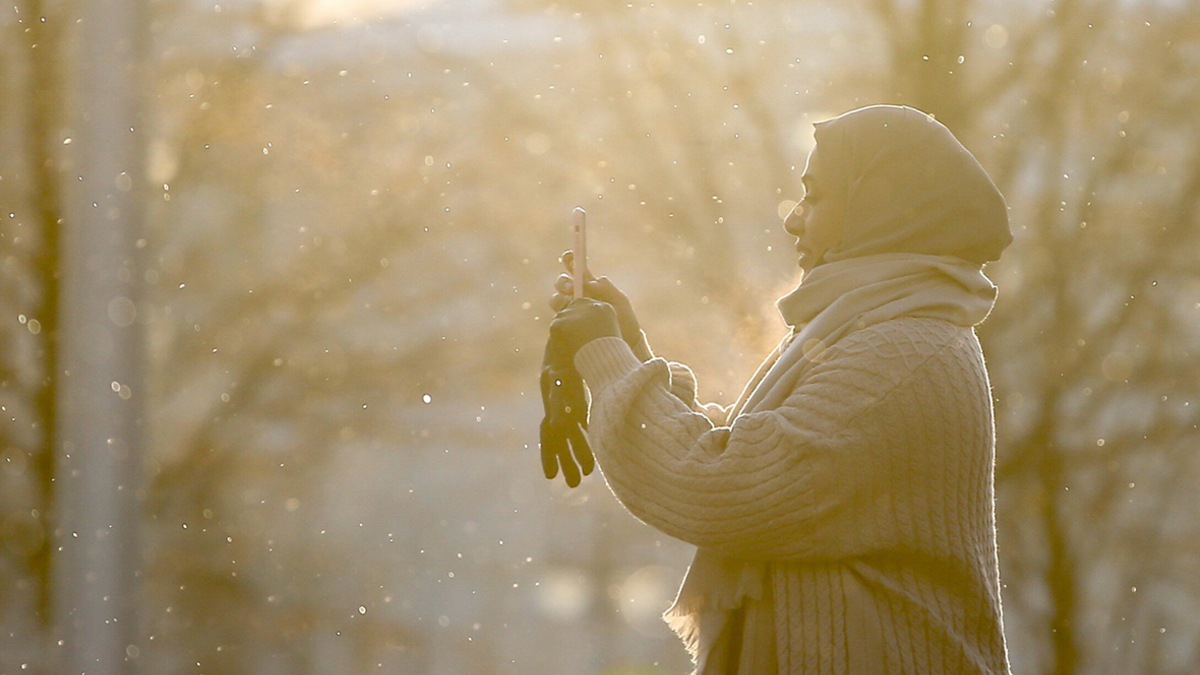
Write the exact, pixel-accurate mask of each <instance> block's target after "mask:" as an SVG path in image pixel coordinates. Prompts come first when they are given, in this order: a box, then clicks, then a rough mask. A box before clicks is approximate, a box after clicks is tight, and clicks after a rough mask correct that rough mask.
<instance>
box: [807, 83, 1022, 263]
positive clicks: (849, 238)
mask: <svg viewBox="0 0 1200 675" xmlns="http://www.w3.org/2000/svg"><path fill="white" fill-rule="evenodd" d="M815 127H816V130H815V132H814V136H815V138H816V145H815V146H814V147H813V150H812V152H811V153H810V154H809V158H808V164H807V166H806V167H805V169H804V174H803V176H802V177H801V181H802V182H803V184H804V191H805V192H804V199H803V200H802V201H801V202H800V203H799V204H798V205H797V206H796V208H795V209H794V210H793V211H792V213H791V214H790V215H789V216H788V217H787V219H786V220H785V221H784V228H785V229H786V230H787V231H788V232H789V233H791V234H792V235H794V236H796V237H797V239H798V242H797V250H798V251H799V253H800V266H801V267H803V268H805V270H806V271H807V270H811V269H812V268H813V267H815V266H817V265H820V264H822V263H825V262H834V261H837V260H844V259H846V258H856V257H862V256H867V255H874V254H878V253H917V254H927V255H945V256H955V257H958V258H961V259H964V260H968V261H970V262H974V263H976V264H980V265H982V264H983V263H985V262H988V261H992V260H997V259H999V257H1000V252H1001V251H1003V250H1004V248H1005V247H1006V246H1008V244H1009V243H1010V242H1011V241H1012V235H1011V233H1010V232H1009V227H1008V209H1007V207H1006V206H1005V204H1004V198H1003V197H1002V196H1001V195H1000V191H999V190H997V189H996V186H995V184H994V183H992V180H991V179H990V178H989V177H988V175H987V173H986V172H985V171H984V170H983V167H981V166H980V165H979V162H977V161H976V160H975V158H974V157H973V156H972V155H971V153H970V152H968V151H967V149H966V148H964V147H963V146H962V144H961V143H959V142H958V139H956V138H955V137H954V135H953V134H951V133H950V130H949V129H947V128H946V127H945V126H944V125H942V124H941V123H940V122H938V121H937V120H935V119H934V118H933V117H932V116H930V115H928V114H926V113H923V112H921V111H919V110H916V109H913V108H908V107H902V106H891V105H877V106H869V107H866V108H859V109H857V110H852V111H850V112H848V113H845V114H844V115H840V116H838V117H835V118H833V119H831V120H826V121H823V122H817V123H816V125H815Z"/></svg>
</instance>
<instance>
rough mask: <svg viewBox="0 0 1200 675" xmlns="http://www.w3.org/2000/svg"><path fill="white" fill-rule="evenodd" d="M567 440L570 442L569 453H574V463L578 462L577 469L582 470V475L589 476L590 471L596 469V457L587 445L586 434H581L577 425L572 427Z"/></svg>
mask: <svg viewBox="0 0 1200 675" xmlns="http://www.w3.org/2000/svg"><path fill="white" fill-rule="evenodd" d="M567 438H568V440H570V442H571V451H572V452H574V453H575V461H576V462H579V468H580V469H582V470H583V475H585V476H590V475H591V474H592V469H595V468H596V457H595V456H594V455H593V454H592V448H591V446H590V445H588V440H587V434H585V433H583V429H582V428H580V426H579V425H572V429H571V431H570V433H569V434H568V436H567Z"/></svg>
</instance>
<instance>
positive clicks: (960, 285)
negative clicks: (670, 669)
mask: <svg viewBox="0 0 1200 675" xmlns="http://www.w3.org/2000/svg"><path fill="white" fill-rule="evenodd" d="M995 300H996V287H995V286H994V285H993V284H992V282H991V281H990V280H989V279H988V278H987V277H986V276H985V275H984V274H983V271H982V269H981V267H980V266H979V265H977V264H975V263H971V262H968V261H965V260H962V259H960V258H955V257H950V256H935V255H921V254H913V253H882V254H877V255H869V256H864V257H859V258H848V259H844V260H838V261H836V262H830V263H825V264H823V265H819V266H818V267H817V268H816V269H814V270H813V272H812V273H811V274H809V275H807V276H806V277H805V278H804V280H803V282H802V283H801V284H800V285H799V286H798V287H797V288H796V289H795V290H793V291H792V292H791V293H789V294H787V295H785V296H784V297H782V298H780V299H779V302H778V303H777V305H778V307H779V311H780V314H782V315H783V318H784V320H785V321H786V322H787V323H788V324H789V325H791V326H792V327H793V331H792V334H791V335H790V336H789V337H788V338H787V339H785V340H784V342H783V343H782V344H780V346H779V347H778V348H777V349H776V350H775V352H774V353H772V354H771V356H770V357H769V358H768V359H767V360H766V361H765V362H764V363H763V365H762V366H760V367H759V369H758V372H757V373H755V375H754V377H753V378H751V380H750V382H749V384H748V385H747V386H746V389H745V390H744V391H743V392H742V395H741V397H740V398H739V400H738V402H737V403H736V404H734V406H733V408H732V409H731V412H730V416H729V419H728V420H727V424H730V425H732V424H733V423H734V422H735V420H736V418H737V417H738V416H739V415H743V414H749V413H754V412H758V411H763V410H773V409H776V408H778V407H779V406H781V405H782V404H783V403H784V401H785V400H786V399H787V397H788V396H789V395H790V394H791V393H792V392H793V391H794V390H795V388H796V386H797V384H798V382H799V380H800V379H801V377H802V376H803V375H804V373H805V372H806V370H807V366H808V365H809V364H812V363H815V362H817V361H819V360H820V358H821V355H822V354H823V353H824V352H825V350H826V349H827V348H829V347H831V346H833V345H834V344H836V343H837V342H838V340H841V339H842V338H843V337H845V336H846V335H848V334H849V333H851V332H853V331H855V330H861V329H863V328H867V327H869V326H873V325H876V324H879V323H883V322H884V321H888V320H891V319H895V318H898V317H920V318H935V319H943V320H945V321H949V322H951V323H953V324H956V325H959V326H974V325H977V324H978V323H980V322H981V321H983V320H984V319H985V318H986V317H987V315H988V313H989V312H990V311H991V309H992V305H993V304H994V303H995ZM768 564H769V562H768V561H762V560H743V559H738V558H733V557H729V556H726V555H724V554H722V553H720V552H718V551H715V550H712V549H704V548H701V549H697V551H696V555H695V558H694V559H693V560H692V564H691V567H690V568H689V569H688V573H687V576H686V578H685V579H684V581H683V585H682V586H681V587H680V589H679V595H678V596H677V597H676V599H675V603H674V604H673V605H672V606H671V608H670V609H668V610H667V611H666V612H665V613H664V614H663V619H664V620H665V621H666V622H667V623H668V624H669V625H670V626H671V628H672V629H673V630H674V631H675V632H676V634H678V635H679V637H680V638H682V639H683V641H684V643H685V645H686V646H687V648H688V651H689V652H690V653H691V654H692V657H693V658H694V659H695V661H696V665H697V668H696V672H697V673H699V675H725V674H726V673H728V666H727V664H726V663H717V662H716V661H723V660H724V659H711V660H710V659H709V656H710V654H712V653H713V651H714V648H715V647H716V646H717V644H718V642H719V641H721V640H724V639H726V638H727V636H728V632H727V631H725V624H726V623H727V618H728V613H729V612H731V611H733V610H735V609H737V608H738V607H741V606H743V604H744V603H745V602H746V601H747V599H753V600H758V599H760V598H761V597H762V591H763V584H769V583H770V579H769V578H768V576H767V575H768ZM864 597H865V596H864ZM758 611H767V612H770V611H772V608H770V607H763V608H759V609H758ZM773 624H774V621H767V622H766V625H773ZM750 625H759V626H761V625H764V622H763V621H762V620H761V618H760V619H759V620H757V621H754V622H749V621H748V622H747V626H750ZM730 628H731V629H732V630H741V627H739V626H732V627H730ZM752 632H753V631H752V630H749V629H748V630H747V631H746V632H745V633H744V634H743V635H742V647H741V649H742V650H743V652H747V651H753V650H755V648H756V645H759V646H762V645H765V644H767V641H764V639H763V637H764V636H756V635H753V634H751V633H752ZM770 642H771V643H773V637H771V638H770ZM721 651H724V650H721ZM710 661H713V662H710Z"/></svg>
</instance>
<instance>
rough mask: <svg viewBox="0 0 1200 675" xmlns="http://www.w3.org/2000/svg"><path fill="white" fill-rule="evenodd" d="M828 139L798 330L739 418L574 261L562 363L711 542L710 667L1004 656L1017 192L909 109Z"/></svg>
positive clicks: (832, 130)
mask: <svg viewBox="0 0 1200 675" xmlns="http://www.w3.org/2000/svg"><path fill="white" fill-rule="evenodd" d="M815 137H816V146H815V147H814V149H813V151H812V154H811V155H810V156H809V159H808V165H807V166H806V168H805V172H804V176H803V178H802V182H803V183H804V187H805V196H804V200H803V201H802V202H800V204H799V205H798V206H797V207H796V209H795V211H793V213H792V214H791V215H790V216H789V217H788V218H787V220H786V221H785V224H784V227H785V229H786V230H787V231H788V232H789V233H791V234H793V235H794V236H796V237H797V239H798V242H797V250H798V252H799V253H800V266H801V267H802V268H803V269H804V270H805V273H804V275H803V279H802V282H801V283H800V285H799V286H798V287H797V288H796V289H795V290H794V291H792V292H791V293H789V294H788V295H786V296H784V297H783V298H781V299H780V300H779V302H778V307H779V311H780V313H781V314H782V315H783V318H784V320H785V321H786V322H787V323H788V324H789V325H790V326H791V327H792V332H791V334H790V335H789V337H788V338H787V339H785V341H784V342H783V343H782V344H781V345H780V346H779V348H778V349H776V350H775V353H773V354H772V355H771V356H770V357H769V358H768V359H767V361H766V362H765V363H764V364H763V365H762V367H760V368H759V371H758V372H757V373H756V374H755V376H754V377H753V378H752V379H751V381H750V383H749V384H748V385H747V386H746V388H745V391H744V392H743V394H742V396H741V398H740V400H739V401H738V402H737V403H736V404H734V406H733V407H732V408H731V409H729V410H727V411H724V413H725V414H724V416H723V417H722V416H721V415H720V414H718V411H716V409H715V408H714V407H713V406H708V407H705V406H701V405H699V404H698V403H697V402H696V400H695V395H694V392H695V386H694V379H693V378H692V377H691V373H690V371H688V370H686V369H685V368H683V367H680V366H675V365H672V364H667V363H666V362H665V361H663V360H661V359H656V358H652V357H651V356H650V354H649V350H648V349H647V348H646V347H645V343H644V340H643V338H642V336H641V333H640V331H638V330H637V328H636V326H637V322H636V319H635V318H633V313H632V310H631V309H630V308H629V306H628V302H627V301H625V300H624V296H623V295H622V294H621V293H620V292H619V291H617V290H616V288H615V287H613V286H612V285H611V284H610V283H608V282H606V281H593V282H591V283H589V284H588V288H587V289H585V290H586V292H587V294H588V295H589V296H591V297H590V298H584V299H582V300H576V301H574V302H570V300H569V298H568V297H567V295H566V293H567V292H569V290H570V289H569V283H567V282H566V281H564V280H563V278H560V280H559V282H558V283H557V284H556V290H557V291H558V294H557V295H556V296H555V298H554V299H553V301H552V303H553V304H554V305H555V306H556V308H561V311H560V312H559V313H558V315H557V316H556V317H555V319H554V321H553V322H552V324H551V327H550V344H549V345H548V347H547V364H548V366H550V367H551V369H554V368H558V369H559V370H562V371H564V372H570V370H569V369H570V367H571V366H572V365H573V366H574V367H575V368H576V369H577V372H578V374H579V375H581V376H582V377H583V379H584V380H585V381H586V382H587V385H588V387H589V389H590V391H591V394H592V414H591V426H590V428H589V437H590V441H591V446H592V450H593V451H594V452H595V456H596V459H597V460H598V463H599V465H600V467H601V469H602V470H603V473H604V477H605V480H606V481H607V482H608V485H609V486H610V488H611V489H612V491H613V493H614V494H615V495H616V496H617V498H618V499H620V500H621V502H622V503H623V504H624V505H625V506H626V507H627V508H628V509H629V510H630V511H631V512H632V513H633V514H634V515H635V516H637V517H638V518H640V519H641V520H643V521H645V522H646V523H649V524H650V525H652V526H654V527H656V528H658V529H659V530H662V531H663V532H665V533H667V534H669V535H671V536H674V537H677V538H679V539H682V540H683V541H686V542H689V543H692V544H695V545H696V546H697V547H698V550H697V552H696V557H695V560H694V561H693V563H692V566H691V568H690V569H689V570H688V574H687V578H686V579H685V580H684V583H683V586H682V588H681V589H680V592H679V596H678V598H677V600H676V602H675V604H674V606H673V607H671V608H670V610H668V611H667V613H666V614H665V615H664V616H665V618H666V620H667V622H668V623H669V624H670V625H671V626H672V628H674V629H675V630H676V632H677V633H678V634H679V635H680V636H681V638H682V639H683V640H684V641H685V643H686V644H687V646H688V648H689V650H690V651H691V653H692V655H693V657H694V659H695V662H696V666H697V669H696V672H697V673H700V674H701V675H710V674H726V673H739V674H742V675H745V674H747V673H754V674H774V673H781V674H782V673H786V674H799V673H804V674H810V673H854V674H863V675H866V674H875V673H911V674H913V675H916V674H918V673H919V674H929V673H954V674H959V673H986V674H988V675H997V674H1001V673H1004V674H1007V673H1008V670H1009V666H1008V657H1007V653H1006V648H1005V644H1004V636H1003V628H1002V618H1001V607H1000V585H999V573H998V565H997V558H996V545H995V526H994V505H993V488H992V475H993V453H994V435H993V417H992V406H991V393H990V389H989V385H988V379H987V371H986V369H985V367H984V361H983V354H982V352H981V350H980V347H979V342H978V340H977V339H976V337H975V333H974V330H973V326H975V325H977V324H978V323H980V322H981V321H983V319H984V318H985V317H986V316H987V314H988V312H989V311H990V310H991V307H992V305H993V303H994V301H995V297H996V289H995V286H993V285H992V283H991V282H990V281H989V280H988V279H987V277H986V276H984V274H983V272H982V266H983V264H985V263H986V262H988V261H993V260H997V259H998V258H999V256H1000V253H1001V251H1002V250H1003V249H1004V248H1005V247H1006V246H1007V245H1008V244H1009V243H1010V241H1011V239H1012V237H1011V234H1010V232H1009V228H1008V216H1007V209H1006V207H1005V204H1004V200H1003V198H1002V197H1001V195H1000V193H999V191H998V190H997V189H996V187H995V185H994V184H993V183H992V181H991V180H990V179H989V178H988V176H987V174H986V173H985V172H984V170H983V169H982V168H981V167H980V166H979V164H978V162H976V161H975V159H974V157H972V156H971V154H970V153H969V152H968V151H967V150H966V149H965V148H963V146H962V145H961V144H959V142H958V141H957V140H956V139H955V138H954V136H953V135H952V134H951V133H950V132H949V131H948V130H947V129H946V128H945V127H944V126H942V125H941V124H940V123H938V122H937V121H935V120H934V119H933V118H932V117H930V116H929V115H926V114H925V113H922V112H920V111H917V110H914V109H912V108H904V107H896V106H872V107H868V108H862V109H859V110H855V111H852V112H849V113H846V114H845V115H842V116H840V117H837V118H835V119H832V120H828V121H825V122H821V123H818V124H817V125H816V131H815ZM604 300H608V301H611V302H603V301H604ZM568 303H569V304H568ZM614 304H615V307H616V308H615V309H614ZM622 329H624V330H622ZM634 347H637V350H638V351H639V352H641V354H640V356H639V355H637V354H635V351H634ZM559 381H562V379H561V378H560V379H559ZM553 389H554V388H553V387H552V388H551V390H550V391H549V394H550V400H551V401H553V400H555V391H554V390H553ZM560 389H561V388H560ZM551 408H553V405H551V406H548V410H549V409H551ZM579 408H580V407H579V406H578V405H577V406H576V408H575V414H576V415H578V413H579ZM550 436H551V437H552V436H553V434H551V435H550ZM552 445H553V444H552ZM554 449H555V450H556V451H557V450H561V449H562V448H559V447H557V446H555V448H554ZM580 450H584V448H582V447H581V448H580ZM554 457H555V458H558V459H561V460H562V461H563V462H564V469H566V466H565V463H566V462H567V461H568V459H569V458H568V456H567V455H566V453H565V452H561V453H559V454H556V455H554ZM551 468H552V467H551V466H549V465H547V474H548V475H549V474H550V473H551V471H550V469H551ZM571 468H572V469H573V468H574V467H573V466H572V467H571ZM585 468H588V467H586V466H585Z"/></svg>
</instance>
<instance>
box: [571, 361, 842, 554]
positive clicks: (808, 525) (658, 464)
mask: <svg viewBox="0 0 1200 675" xmlns="http://www.w3.org/2000/svg"><path fill="white" fill-rule="evenodd" d="M597 342H599V341H597ZM576 365H577V367H578V368H579V370H580V372H581V373H583V374H584V376H585V378H587V380H588V382H589V386H590V387H591V388H592V392H593V409H592V422H591V425H590V427H589V428H590V431H589V436H590V438H591V440H592V445H593V449H594V450H595V452H596V454H597V459H598V461H599V464H600V466H601V468H602V470H603V471H604V475H605V479H606V481H608V483H609V485H610V487H611V488H612V490H613V492H614V493H615V494H616V495H617V497H618V498H619V499H620V500H621V501H622V503H624V504H625V506H626V507H627V508H628V509H629V510H630V511H631V512H632V513H633V514H634V515H635V516H637V517H638V518H640V519H641V520H643V521H645V522H646V523H648V524H650V525H652V526H654V527H656V528H658V529H660V530H662V531H663V532H665V533H667V534H670V535H671V536H674V537H677V538H679V539H682V540H684V541H687V542H689V543H692V544H695V545H697V546H705V547H710V548H716V549H720V550H725V551H728V552H730V553H732V554H734V555H741V556H754V557H763V558H803V557H809V556H813V555H816V554H818V551H816V548H819V547H820V546H821V545H822V542H823V541H825V540H826V539H828V534H823V533H822V532H825V533H833V532H836V531H837V528H836V523H833V522H831V521H830V520H829V519H828V518H825V516H827V515H828V514H829V513H830V510H829V509H828V508H827V507H828V505H826V504H822V500H823V499H824V496H823V494H822V493H824V492H827V491H828V490H826V489H822V488H821V486H820V485H819V483H820V482H821V481H822V480H823V479H825V478H828V477H830V476H829V475H828V474H829V473H830V472H831V470H833V467H831V466H830V465H829V464H830V461H831V460H832V461H836V460H837V459H838V453H830V452H829V451H828V450H827V449H826V448H825V447H823V446H822V444H821V442H820V438H819V436H820V433H819V432H818V431H817V430H806V429H804V428H802V427H797V426H796V425H794V424H791V423H789V422H788V420H787V419H786V418H785V417H783V416H780V415H775V414H760V415H755V416H747V417H745V418H741V419H739V422H738V424H736V425H735V426H734V427H724V426H717V425H714V423H713V422H712V421H711V420H710V419H709V418H708V417H706V416H705V415H703V414H701V413H699V412H697V411H695V410H694V409H693V408H691V407H689V406H687V405H685V404H684V403H683V402H682V401H680V400H679V398H678V397H677V396H675V395H673V394H671V393H670V390H669V384H670V374H669V370H668V366H667V364H666V363H665V362H664V361H662V360H654V361H650V362H647V363H638V362H637V360H636V357H634V356H633V355H632V353H630V352H629V350H626V349H622V345H621V344H620V343H619V342H618V341H609V342H607V343H604V344H597V343H592V344H589V345H588V346H587V347H585V349H584V350H581V353H580V354H579V355H578V356H577V358H576Z"/></svg>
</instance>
